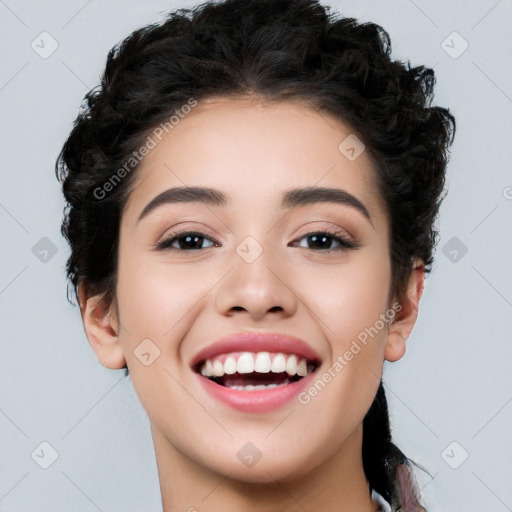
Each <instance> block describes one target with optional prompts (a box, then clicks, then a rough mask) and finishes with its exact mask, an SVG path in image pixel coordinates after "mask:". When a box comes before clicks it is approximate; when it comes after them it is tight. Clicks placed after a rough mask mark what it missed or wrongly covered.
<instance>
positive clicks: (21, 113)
mask: <svg viewBox="0 0 512 512" xmlns="http://www.w3.org/2000/svg"><path fill="white" fill-rule="evenodd" d="M194 3H195V2H183V1H161V0H149V1H144V2H142V1H135V0H130V1H123V2H121V1H102V2H100V1H99V0H90V1H89V2H87V1H84V0H73V1H63V0H60V1H56V0H55V1H46V2H44V3H43V2H30V1H21V0H0V39H1V48H2V61H1V62H2V65H1V67H0V113H1V116H0V122H1V123H2V137H1V139H0V154H1V155H2V160H1V164H0V165H1V185H0V223H1V224H0V237H1V238H0V239H1V246H2V249H1V251H0V316H1V320H0V321H1V324H0V325H1V330H0V336H1V357H0V380H1V382H0V454H1V455H0V460H1V462H0V511H1V512H14V511H16V512H23V511H30V512H43V511H45V512H46V511H52V512H55V511H56V510H58V511H74V512H77V511H91V512H92V511H96V512H97V511H98V510H100V511H104V512H116V511H123V512H131V511H159V510H161V505H160V492H159V485H158V477H157V472H156V463H155V459H154V453H153V447H152V441H151V436H150V431H149V422H148V420H147V417H146V415H145V412H144V411H143V409H142V407H141V406H140V405H139V403H138V401H137V397H136V395H135V392H134V391H133V388H132V385H131V382H130V379H129V378H125V377H124V374H123V371H122V370H121V371H113V370H108V369H105V368H103V367H102V366H101V365H99V363H98V362H97V360H96V359H95V356H94V353H93V352H92V350H91V349H90V347H89V345H88V342H87V340H86V338H85V335H84V333H83V329H82V325H81V321H80V316H79V311H78V308H74V307H72V306H71V305H70V304H69V303H68V302H67V300H66V286H65V278H64V265H65V261H66V258H67V254H68V248H67V246H66V244H65V242H64V240H63V239H62V238H61V235H60V231H59V229H60V221H61V213H62V206H63V199H62V196H61V192H60V188H59V185H58V184H57V182H56V179H55V177H54V173H53V172H54V171H53V168H54V163H55V159H56V157H57V154H58V152H59V151H60V149H61V147H62V144H63V142H64V140H65V137H66V136H67V134H68V133H69V131H70V129H71V123H72V121H73V120H74V118H75V117H76V115H77V113H78V108H79V105H80V103H81V100H82V98H83V96H84V94H85V93H86V92H87V91H88V90H89V89H90V88H92V87H94V86H95V85H97V83H98V81H99V75H100V73H101V72H102V71H103V66H104V63H105V59H106V55H107V52H108V50H109V49H110V48H111V47H112V46H113V45H114V44H115V43H117V42H118V41H120V40H121V39H122V38H124V37H125V36H127V35H128V34H129V33H130V32H131V31H132V30H134V29H136V28H138V27H139V26H141V25H144V24H147V23H150V22H155V21H159V20H161V19H162V13H163V12H166V11H169V10H172V9H173V8H176V7H183V6H187V5H193V4H194ZM323 3H324V4H326V5H327V4H328V2H325V1H324V2H323ZM330 5H332V7H333V9H336V10H339V11H341V13H342V14H344V15H346V16H353V17H356V18H359V19H361V20H365V21H374V22H376V23H379V24H381V25H382V26H383V27H384V28H385V29H386V30H387V31H388V32H389V34H390V35H391V39H392V43H393V50H394V52H393V54H394V56H395V57H396V58H400V59H402V60H407V59H409V60H410V61H411V63H412V64H413V65H419V64H425V65H428V66H430V67H434V68H435V71H436V75H437V79H438V86H437V94H436V100H435V103H436V104H439V105H442V106H448V107H450V109H451V110H452V112H453V113H454V115H455V116H456V119H457V135H456V141H455V144H454V146H453V148H452V157H451V162H450V164H449V173H448V174H449V176H448V184H449V195H448V197H447V199H446V200H445V202H444V203H443V207H442V211H441V215H442V217H441V221H440V228H441V235H442V238H441V240H440V244H439V248H438V251H437V259H436V263H435V268H434V271H433V273H432V274H431V275H430V276H429V277H428V279H427V285H426V291H425V295H424V298H423V301H422V305H421V312H420V318H419V321H418V323H417V325H416V328H415V330H414V332H413V334H412V336H411V338H410V340H409V345H408V350H407V354H406V356H405V357H404V358H403V359H402V360H401V361H399V362H397V363H394V364H388V363H386V367H385V382H386V387H387V392H388V398H389V402H390V408H391V412H392V418H393V425H394V436H395V440H396V442H397V444H398V445H399V446H400V447H401V448H402V449H403V450H404V452H405V453H406V454H407V455H408V456H410V457H411V458H412V459H414V460H416V461H417V462H419V463H421V464H423V465H424V466H425V467H426V468H427V469H428V470H429V472H430V473H431V475H432V476H433V479H431V478H430V477H429V476H428V475H424V474H422V473H418V478H419V480H420V485H421V487H422V488H423V494H424V495H425V497H426V498H427V500H428V502H429V503H430V509H429V510H430V511H431V512H453V511H455V510H456V511H460V510H464V511H465V512H477V511H478V512H480V511H482V510H485V511H495V512H502V511H503V512H505V511H507V510H512V487H511V486H510V481H511V479H512V453H511V452H512V443H511V436H510V432H511V419H512V404H511V401H512V385H511V384H512V377H511V375H512V374H511V371H510V363H511V353H512V343H511V339H510V338H511V337H510V326H511V322H510V320H511V318H512V315H511V313H512V272H511V271H510V270H511V268H510V267H511V265H510V260H511V257H510V255H511V252H512V242H511V240H512V237H511V235H512V229H511V225H512V223H511V220H512V188H511V187H512V172H511V163H510V162H511V161H512V149H511V148H512V144H511V143H510V137H511V135H512V130H511V121H510V119H511V115H512V82H511V75H512V70H511V62H510V55H511V51H512V31H511V29H510V27H511V26H512V1H511V0H500V1H496V0H482V1H475V0H473V1H471V2H468V1H465V0H457V1H453V0H452V1H451V2H445V1H441V0H437V1H426V0H415V1H412V0H395V1H391V0H387V1H376V0H375V1H361V0H357V1H356V0H350V1H337V2H332V3H331V4H330ZM43 31H47V32H48V33H49V34H51V36H52V37H53V38H54V39H55V40H56V41H57V42H58V45H59V46H58V49H57V50H56V51H55V52H54V53H53V54H52V55H51V56H49V57H48V58H46V59H43V58H41V57H40V55H39V54H38V53H36V52H35V51H34V50H33V49H32V48H31V43H32V42H33V41H34V40H35V41H36V43H38V44H39V46H40V47H42V46H43V43H41V37H47V36H40V34H41V32H43ZM453 31H456V32H458V33H459V34H460V36H461V37H462V38H463V39H464V40H465V41H467V43H468V44H469V47H468V49H467V50H466V51H465V52H464V53H462V54H461V55H459V56H458V57H457V58H453V56H457V54H458V53H460V51H461V50H462V49H463V45H464V41H463V40H462V39H460V38H459V36H457V35H455V36H454V35H451V36H450V37H448V36H449V35H450V34H451V33H452V32H453ZM447 37H448V39H446V38H447ZM444 40H446V42H445V43H442V42H443V41H444ZM44 46H45V48H46V49H48V48H49V39H46V40H45V43H44ZM450 47H451V48H450ZM445 50H446V51H445ZM39 51H43V49H42V48H40V50H39ZM447 51H448V52H451V54H452V56H450V55H449V54H448V53H447ZM43 237H47V238H48V239H49V240H51V242H52V243H53V244H54V245H55V248H56V250H57V252H56V254H55V255H54V256H52V254H51V252H49V253H48V254H45V253H44V251H43V249H44V248H45V247H46V246H44V245H43V246H36V249H34V250H33V247H34V246H35V244H36V243H37V242H38V241H40V239H41V238H43ZM454 237H456V240H453V238H454ZM39 243H40V244H44V243H46V244H47V243H48V242H47V241H46V242H39ZM446 244H451V245H446ZM453 244H458V245H453ZM461 244H464V246H465V247H467V253H466V254H463V253H462V251H461V247H462V245H461ZM443 248H444V250H445V252H446V255H445V254H444V253H443ZM454 250H455V251H457V252H456V253H454V252H453V251H454ZM42 251H43V252H42ZM34 253H35V254H34ZM45 258H46V260H47V261H46V262H45V261H41V259H43V260H44V259H45ZM453 260H455V261H453ZM169 413H170V414H172V411H169ZM43 441H46V442H48V443H49V444H50V445H51V446H52V447H53V448H54V449H55V450H56V452H57V453H58V458H57V459H56V460H55V462H54V463H53V464H52V465H51V466H50V467H49V468H48V469H46V470H45V469H42V468H41V467H40V464H43V465H44V463H45V462H46V463H49V462H51V452H50V449H49V448H48V447H45V446H44V445H43V447H40V446H39V445H40V443H41V442H43ZM453 442H455V443H456V444H452V443H453ZM34 450H35V452H34ZM33 452H34V455H33V457H32V456H31V454H32V453H33ZM466 452H467V454H468V457H467V459H466V460H464V457H465V456H466ZM457 466H458V467H457ZM454 468H456V469H454Z"/></svg>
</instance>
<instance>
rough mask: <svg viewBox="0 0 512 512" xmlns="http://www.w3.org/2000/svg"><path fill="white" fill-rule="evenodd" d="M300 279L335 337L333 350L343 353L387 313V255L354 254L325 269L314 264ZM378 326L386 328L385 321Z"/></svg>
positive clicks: (307, 298)
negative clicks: (315, 266)
mask: <svg viewBox="0 0 512 512" xmlns="http://www.w3.org/2000/svg"><path fill="white" fill-rule="evenodd" d="M380 254H382V253H380ZM296 282H297V290H300V294H301V297H302V298H303V300H304V302H305V304H306V305H307V306H308V309H310V310H312V311H313V312H314V313H315V316H317V317H319V319H321V322H320V323H319V325H320V326H321V327H322V329H323V331H324V333H325V335H326V337H327V338H328V339H332V340H334V341H333V343H332V344H331V347H332V350H333V351H334V352H336V353H339V352H340V351H344V350H346V347H347V343H348V344H349V345H350V342H351V340H353V339H356V338H357V336H358V335H359V334H360V333H362V332H365V330H366V329H370V328H371V327H372V326H374V325H375V323H376V322H377V321H378V320H379V318H380V315H381V314H383V313H385V312H386V309H387V307H388V297H389V289H390V283H391V271H390V263H389V259H388V258H386V257H382V256H380V257H372V254H363V253H361V254H360V255H354V259H353V262H350V263H346V264H345V263H342V264H340V265H333V266H331V267H330V268H328V269H326V270H325V271H322V272H319V271H318V268H314V267H311V269H310V270H308V269H303V270H302V271H301V272H300V273H297V277H296ZM377 327H379V330H380V331H384V330H383V329H382V326H381V322H379V323H378V326H377ZM381 334H382V333H381Z"/></svg>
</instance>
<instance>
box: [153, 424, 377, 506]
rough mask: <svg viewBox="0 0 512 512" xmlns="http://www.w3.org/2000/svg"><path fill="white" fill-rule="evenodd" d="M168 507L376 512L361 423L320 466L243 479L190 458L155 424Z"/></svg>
mask: <svg viewBox="0 0 512 512" xmlns="http://www.w3.org/2000/svg"><path fill="white" fill-rule="evenodd" d="M152 435H153V441H154V445H155V452H156V459H157V465H158V474H159V479H160V490H161V494H162V505H163V510H164V512H176V511H183V512H186V511H188V512H219V511H222V512H256V511H257V512H275V510H279V511H280V512H304V510H323V511H324V512H331V511H332V512H334V511H336V512H374V511H376V510H377V505H376V504H374V503H373V502H372V500H371V497H370V487H369V483H368V481H367V480H366V476H365V474H364V469H363V462H362V426H361V425H360V426H359V427H358V428H357V429H356V431H354V432H353V433H352V435H351V436H350V437H349V438H348V439H347V440H346V442H345V443H344V445H343V446H342V448H341V449H340V450H339V451H338V452H336V453H334V454H333V455H332V456H331V457H330V458H329V459H327V460H325V461H324V462H323V463H321V464H320V465H319V466H317V467H315V468H312V469H311V470H310V471H308V472H306V473H304V474H302V475H300V476H299V475H295V476H294V475H291V476H290V477H289V478H287V479H286V480H285V481H283V480H281V481H278V480H277V479H274V478H272V476H271V472H270V471H269V472H268V475H269V478H268V480H269V481H266V482H244V481H240V480H237V479H236V475H235V471H233V472H230V473H228V474H227V475H223V474H221V473H219V472H216V471H214V470H212V469H210V468H207V467H205V466H204V465H200V464H198V463H197V462H196V461H194V460H191V459H190V458H189V457H187V456H186V455H185V454H183V453H181V452H180V451H179V450H178V449H176V447H174V446H172V445H171V444H170V443H169V441H168V440H167V438H166V437H165V436H164V435H163V434H162V433H161V432H160V431H159V430H158V429H156V428H155V427H154V426H152Z"/></svg>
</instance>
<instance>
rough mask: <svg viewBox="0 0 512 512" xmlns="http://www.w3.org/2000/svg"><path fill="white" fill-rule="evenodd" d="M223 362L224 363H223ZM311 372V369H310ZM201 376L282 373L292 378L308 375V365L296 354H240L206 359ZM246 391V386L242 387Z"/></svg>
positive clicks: (201, 369)
mask: <svg viewBox="0 0 512 512" xmlns="http://www.w3.org/2000/svg"><path fill="white" fill-rule="evenodd" d="M223 361H224V362H223ZM310 371H311V368H310ZM200 372H201V375H203V376H205V377H223V376H224V375H233V374H234V373H240V374H248V373H253V372H256V373H269V372H272V373H283V372H286V373H287V374H288V375H289V376H291V377H293V376H294V375H298V376H300V377H306V376H307V375H308V373H309V372H308V363H307V361H306V359H304V358H303V357H300V356H297V355H296V354H283V353H281V352H278V353H269V352H257V353H253V352H242V353H233V354H230V355H227V357H226V355H224V356H222V355H221V356H218V357H217V358H212V359H207V360H206V361H205V362H204V364H203V365H202V366H201V368H200ZM242 387H243V388H244V389H246V387H247V386H242Z"/></svg>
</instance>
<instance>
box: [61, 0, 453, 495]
mask: <svg viewBox="0 0 512 512" xmlns="http://www.w3.org/2000/svg"><path fill="white" fill-rule="evenodd" d="M390 54H391V42H390V38H389V35H388V33H387V32H386V31H385V30H384V29H383V28H382V27H380V26H379V25H376V24H374V23H360V22H358V21H357V20H356V19H354V18H344V17H340V16H339V15H338V14H337V13H331V12H330V10H329V8H326V7H324V6H322V5H321V4H320V3H319V2H318V1H317V0H252V1H250V2H248V1H246V0H224V1H222V2H205V3H202V4H200V5H198V6H197V7H195V8H193V9H178V10H176V11H174V12H172V13H170V14H169V15H168V16H167V17H166V19H165V21H163V22H162V23H155V24H151V25H148V26H145V27H143V28H140V29H138V30H136V31H134V32H133V33H132V34H131V35H129V36H128V37H127V38H126V39H125V40H123V41H122V42H121V43H119V44H118V45H116V46H115V47H114V48H112V50H111V51H110V52H109V54H108V58H107V63H106V68H105V71H104V74H103V76H102V78H101V84H100V85H99V86H98V87H97V88H94V89H93V90H91V91H90V92H89V93H88V94H87V95H86V96H85V100H84V103H83V105H82V108H81V111H80V113H79V115H78V117H77V119H76V121H75V123H74V127H73V129H72V131H71V133H70V135H69V137H68V139H67V141H66V142H65V144H64V146H63V148H62V151H61V153H60V155H59V157H58V159H57V162H56V173H57V176H58V178H59V180H60V182H61V183H62V188H63V192H64V195H65V198H66V202H67V204H66V208H65V211H64V219H63V223H62V233H63V235H64V236H65V237H66V239H67V240H68V242H69V244H70V246H71V255H70V257H69V259H68V262H67V274H68V278H69V282H70V284H71V285H72V286H73V287H74V290H75V294H76V292H77V287H78V285H79V284H80V283H83V284H86V285H87V290H88V293H89V294H90V295H101V296H102V297H103V299H104V300H105V301H106V303H109V304H110V303H111V301H114V302H115V288H116V265H117V247H118V234H119V223H120V219H121V216H122V212H123V208H124V205H125V204H126V201H127V198H128V197H129V195H130V192H131V189H132V188H133V183H134V179H135V178H134V177H135V176H136V169H137V161H134V156H135V155H138V150H139V148H141V146H142V145H143V144H144V142H145V141H148V137H149V136H150V134H151V133H152V130H153V131H154V129H155V127H158V126H162V125H163V126H167V127H168V128H166V130H167V129H169V128H172V126H170V124H171V123H169V119H170V117H171V116H173V115H179V113H180V112H181V111H182V109H183V106H184V105H191V104H192V102H198V103H200V102H201V101H202V100H204V99H206V98H211V97H230V98H235V97H239V98H243V97H249V96H251V95H253V96H254V95H257V96H259V97H261V98H263V99H264V100H265V101H269V102H272V101H275V102H282V101H300V102H303V103H305V104H306V105H309V106H311V107H312V108H314V109H316V110H317V111H318V112H326V113H328V114H330V115H334V116H336V117H337V118H339V119H340V120H341V121H343V122H344V123H346V124H347V125H348V126H350V128H351V130H352V131H353V133H355V134H357V137H358V138H359V139H360V140H361V141H362V142H363V143H364V144H365V146H366V150H367V152H368V155H369V157H370V159H371V161H372V164H373V167H374V169H375V174H376V180H377V183H378V186H379V189H380V192H381V195H382V197H383V199H384V202H385V204H386V205H387V211H388V214H389V218H390V235H391V241H390V257H391V265H392V287H393V290H394V292H395V293H398V294H399V295H401V294H403V293H404V292H405V285H406V282H407V278H408V277H409V276H410V273H411V270H412V262H413V260H414V258H421V259H422V260H423V262H424V263H425V268H426V270H427V272H428V271H429V270H430V268H431V264H432V261H433V250H434V247H435V245H436V241H437V232H436V229H435V225H434V224H435V219H436V217H437V214H438V210H439V206H440V203H441V201H442V198H443V195H444V186H445V171H446V165H447V161H448V148H449V146H450V144H451V143H452V142H453V137H454V135H455V119H454V117H453V115H452V114H451V113H450V112H449V110H448V109H445V108H441V107H438V106H432V99H433V90H434V85H435V76H434V71H433V70H432V69H429V68H426V67H424V66H417V67H411V65H410V63H409V62H407V63H403V62H400V61H398V60H392V59H391V57H390ZM153 133H154V132H153ZM135 160H136V159H135ZM127 162H132V164H130V166H129V167H127V165H126V164H127ZM122 169H124V172H122V171H121V170H122ZM114 178H116V181H115V182H114V181H113V179H114ZM121 178H122V179H121ZM98 191H100V192H101V193H98ZM106 192H108V194H107V193H106ZM68 292H69V289H68ZM68 297H69V295H68ZM363 427H364V433H363V462H364V467H365V471H366V474H367V477H368V479H369V481H370V484H371V485H372V487H373V488H374V489H375V490H377V491H378V492H380V493H381V494H382V495H383V496H384V497H385V498H386V499H388V500H390V501H392V502H393V503H395V504H396V503H399V495H400V492H399V489H397V486H396V478H395V471H396V468H397V467H398V465H399V464H401V463H405V464H407V461H408V459H407V458H406V457H405V456H404V455H403V454H402V452H401V451H400V450H398V448H396V446H395V445H394V444H393V443H392V442H391V436H390V433H389V419H388V413H387V405H386V399H385V395H384V389H383V387H382V382H381V385H380V387H379V391H378V393H377V396H376V398H375V401H374V403H373V405H372V407H371V408H370V411H369V412H368V415H367V417H365V421H364V424H363Z"/></svg>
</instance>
